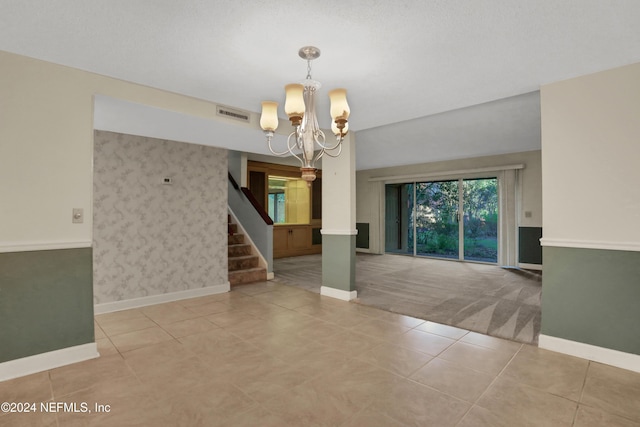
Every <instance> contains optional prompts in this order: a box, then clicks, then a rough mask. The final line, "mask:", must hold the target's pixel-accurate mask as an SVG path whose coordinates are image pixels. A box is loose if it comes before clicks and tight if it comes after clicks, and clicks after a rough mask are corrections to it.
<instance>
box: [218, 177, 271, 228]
mask: <svg viewBox="0 0 640 427" xmlns="http://www.w3.org/2000/svg"><path fill="white" fill-rule="evenodd" d="M227 175H228V176H229V182H230V183H231V185H232V186H233V188H235V189H236V190H238V191H242V192H243V193H244V195H245V197H246V198H247V200H249V202H250V203H251V205H252V206H253V208H254V209H255V210H256V212H258V214H259V215H260V217H261V218H262V220H263V221H264V222H265V223H266V224H267V225H273V220H272V219H271V217H270V216H269V214H268V213H267V212H266V211H265V210H264V208H263V207H262V205H261V204H260V202H258V199H256V197H255V196H254V195H253V193H252V192H251V190H249V189H248V188H247V187H240V186H239V185H238V183H237V182H236V180H235V179H234V178H233V175H231V172H228V173H227Z"/></svg>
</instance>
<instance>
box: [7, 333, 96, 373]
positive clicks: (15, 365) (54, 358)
mask: <svg viewBox="0 0 640 427" xmlns="http://www.w3.org/2000/svg"><path fill="white" fill-rule="evenodd" d="M96 357H100V354H99V353H98V346H97V345H96V343H94V342H92V343H88V344H82V345H76V346H73V347H68V348H63V349H61V350H54V351H49V352H46V353H41V354H36V355H34V356H28V357H22V358H20V359H16V360H10V361H8V362H3V363H0V381H6V380H11V379H13V378H18V377H24V376H25V375H31V374H35V373H36V372H42V371H48V370H49V369H54V368H59V367H60V366H65V365H70V364H72V363H78V362H82V361H85V360H89V359H95V358H96Z"/></svg>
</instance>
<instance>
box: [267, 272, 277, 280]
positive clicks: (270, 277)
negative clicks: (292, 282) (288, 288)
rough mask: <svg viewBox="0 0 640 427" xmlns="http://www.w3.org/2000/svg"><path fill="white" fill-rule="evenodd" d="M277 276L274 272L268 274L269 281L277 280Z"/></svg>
mask: <svg viewBox="0 0 640 427" xmlns="http://www.w3.org/2000/svg"><path fill="white" fill-rule="evenodd" d="M275 277H276V275H275V274H273V271H272V272H271V273H267V280H273V279H275Z"/></svg>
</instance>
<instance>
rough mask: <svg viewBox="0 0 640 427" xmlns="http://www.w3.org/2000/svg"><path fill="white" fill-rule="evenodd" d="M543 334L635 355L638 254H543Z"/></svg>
mask: <svg viewBox="0 0 640 427" xmlns="http://www.w3.org/2000/svg"><path fill="white" fill-rule="evenodd" d="M543 263H544V284H543V290H542V331H541V332H542V334H544V335H549V336H553V337H558V338H564V339H567V340H571V341H577V342H582V343H586V344H591V345H595V346H598V347H605V348H610V349H613V350H619V351H623V352H626V353H634V354H640V307H638V301H640V252H636V251H613V250H603V249H578V248H560V247H551V246H547V247H544V248H543Z"/></svg>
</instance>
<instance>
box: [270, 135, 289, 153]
mask: <svg viewBox="0 0 640 427" xmlns="http://www.w3.org/2000/svg"><path fill="white" fill-rule="evenodd" d="M271 139H272V137H270V136H267V143H268V144H269V151H271V152H272V153H273V154H274V155H276V156H284V155H286V154H287V153H289V152H291V150H289V149H287V150H285V151H282V152H278V151H275V150H274V149H273V147H272V146H271Z"/></svg>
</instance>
